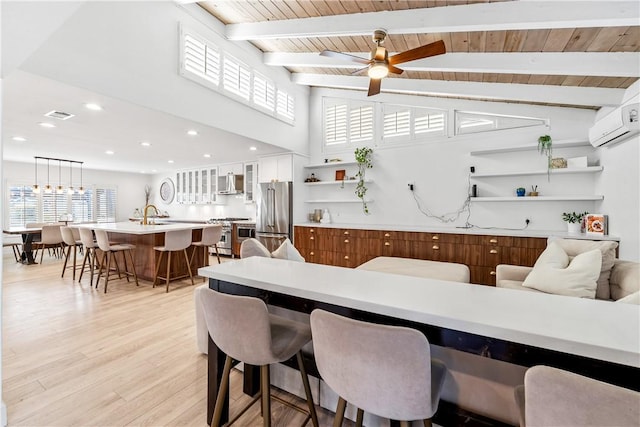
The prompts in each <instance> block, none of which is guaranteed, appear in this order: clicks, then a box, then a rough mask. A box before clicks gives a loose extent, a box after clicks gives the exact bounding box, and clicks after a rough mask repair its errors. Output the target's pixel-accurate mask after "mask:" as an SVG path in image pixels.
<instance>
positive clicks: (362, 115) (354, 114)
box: [349, 106, 373, 142]
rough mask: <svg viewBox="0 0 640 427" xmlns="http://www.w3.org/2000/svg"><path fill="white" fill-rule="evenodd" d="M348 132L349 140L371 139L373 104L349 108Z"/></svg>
mask: <svg viewBox="0 0 640 427" xmlns="http://www.w3.org/2000/svg"><path fill="white" fill-rule="evenodd" d="M350 116H351V117H350V121H349V132H350V140H351V142H362V141H370V140H372V139H373V106H363V107H356V108H353V109H352V110H351V113H350Z"/></svg>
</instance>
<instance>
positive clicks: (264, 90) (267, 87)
mask: <svg viewBox="0 0 640 427" xmlns="http://www.w3.org/2000/svg"><path fill="white" fill-rule="evenodd" d="M253 103H254V104H256V105H259V106H260V107H263V108H266V109H267V110H269V111H274V109H275V104H276V87H275V85H274V84H273V82H271V81H270V80H268V79H267V78H266V77H264V76H262V75H260V74H258V73H254V74H253Z"/></svg>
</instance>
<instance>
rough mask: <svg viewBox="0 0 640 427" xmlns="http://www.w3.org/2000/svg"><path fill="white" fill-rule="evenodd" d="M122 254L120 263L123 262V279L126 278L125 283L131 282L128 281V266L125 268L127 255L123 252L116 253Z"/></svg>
mask: <svg viewBox="0 0 640 427" xmlns="http://www.w3.org/2000/svg"><path fill="white" fill-rule="evenodd" d="M118 252H120V253H121V254H122V262H124V277H126V278H127V282H131V280H129V266H127V255H126V254H125V251H118Z"/></svg>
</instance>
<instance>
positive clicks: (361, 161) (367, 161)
mask: <svg viewBox="0 0 640 427" xmlns="http://www.w3.org/2000/svg"><path fill="white" fill-rule="evenodd" d="M372 153H373V149H371V148H369V147H362V148H356V151H355V155H356V162H357V163H358V172H357V173H356V177H357V178H358V183H357V184H356V191H355V193H356V196H358V198H359V199H360V200H362V211H363V212H364V213H365V214H367V215H369V206H367V202H366V201H365V198H364V196H365V195H366V194H367V186H366V185H365V180H364V177H365V173H366V170H367V169H370V168H372V167H373V163H372V161H371V154H372Z"/></svg>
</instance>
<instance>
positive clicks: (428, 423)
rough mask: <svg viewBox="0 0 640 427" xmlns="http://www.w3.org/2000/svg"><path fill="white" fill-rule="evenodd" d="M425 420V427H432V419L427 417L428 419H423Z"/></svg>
mask: <svg viewBox="0 0 640 427" xmlns="http://www.w3.org/2000/svg"><path fill="white" fill-rule="evenodd" d="M422 421H423V422H424V427H431V426H432V424H431V419H430V418H427V419H426V420H422Z"/></svg>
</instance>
